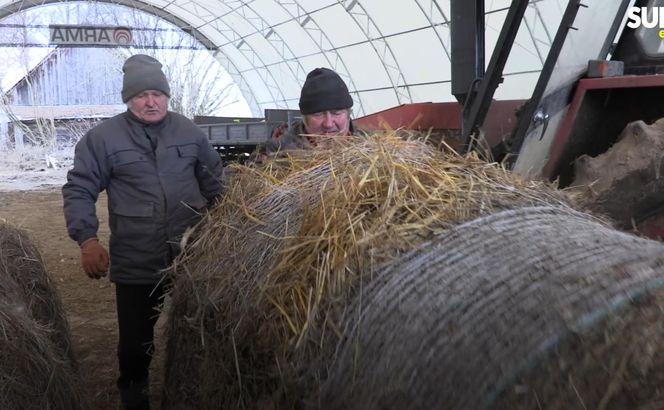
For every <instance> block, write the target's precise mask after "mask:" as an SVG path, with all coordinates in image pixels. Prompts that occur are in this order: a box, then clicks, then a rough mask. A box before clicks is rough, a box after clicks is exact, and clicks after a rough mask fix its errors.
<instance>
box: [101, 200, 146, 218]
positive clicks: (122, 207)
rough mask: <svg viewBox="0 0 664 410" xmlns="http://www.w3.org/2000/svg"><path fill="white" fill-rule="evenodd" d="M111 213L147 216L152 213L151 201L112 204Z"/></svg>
mask: <svg viewBox="0 0 664 410" xmlns="http://www.w3.org/2000/svg"><path fill="white" fill-rule="evenodd" d="M111 213H114V214H116V215H122V216H134V217H144V218H149V217H151V216H152V215H153V213H154V206H153V205H152V202H126V203H119V204H115V205H114V206H113V209H111Z"/></svg>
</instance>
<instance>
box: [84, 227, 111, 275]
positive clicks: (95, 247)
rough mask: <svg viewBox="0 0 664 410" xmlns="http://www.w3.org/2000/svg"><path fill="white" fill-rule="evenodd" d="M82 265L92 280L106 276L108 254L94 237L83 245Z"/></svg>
mask: <svg viewBox="0 0 664 410" xmlns="http://www.w3.org/2000/svg"><path fill="white" fill-rule="evenodd" d="M81 265H82V266H83V269H84V270H85V273H87V274H88V277H90V278H91V279H99V278H101V277H104V276H106V272H107V271H108V265H109V257H108V252H106V249H104V247H103V246H101V244H100V243H99V239H97V238H96V237H92V238H90V239H88V240H86V241H85V242H83V243H82V244H81Z"/></svg>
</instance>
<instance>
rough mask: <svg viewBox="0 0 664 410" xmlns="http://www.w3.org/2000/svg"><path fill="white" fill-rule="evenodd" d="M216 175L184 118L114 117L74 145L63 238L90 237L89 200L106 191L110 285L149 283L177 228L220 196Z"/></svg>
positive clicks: (211, 156) (169, 253)
mask: <svg viewBox="0 0 664 410" xmlns="http://www.w3.org/2000/svg"><path fill="white" fill-rule="evenodd" d="M221 173H222V166H221V161H220V158H219V155H218V154H217V153H216V152H215V151H214V149H213V148H212V147H211V146H210V144H209V143H208V141H207V138H206V137H205V134H203V132H202V131H201V130H200V129H199V128H198V127H197V126H196V125H195V124H194V123H193V122H191V121H190V120H188V119H187V118H185V117H184V116H182V115H180V114H176V113H173V112H169V113H168V114H167V115H166V117H165V118H164V119H163V120H162V121H160V122H159V123H157V124H145V123H143V122H141V121H140V120H138V119H137V118H136V117H135V116H134V115H133V114H131V112H129V111H127V112H125V113H122V114H119V115H117V116H115V117H113V118H111V119H109V120H107V121H104V122H103V123H101V124H99V125H97V126H96V127H94V128H92V129H91V130H90V131H88V133H87V134H85V136H83V138H81V140H80V141H79V142H78V144H76V150H75V156H74V167H73V169H72V170H70V171H69V173H68V174H67V183H66V184H65V185H64V186H63V188H62V194H63V199H64V214H65V220H66V222H67V230H68V232H69V236H70V237H71V238H72V239H74V240H75V241H77V242H78V243H79V244H81V243H82V242H84V241H85V240H86V239H88V238H90V237H92V236H95V235H96V233H97V228H98V226H99V221H98V219H97V216H96V212H95V202H96V201H97V197H98V195H99V193H100V192H102V191H103V190H106V192H107V194H108V213H109V225H110V230H111V239H110V257H111V281H113V282H118V283H126V284H154V283H157V282H158V281H159V280H160V277H161V276H160V273H159V270H160V269H163V268H165V267H167V266H168V265H169V264H170V263H171V262H172V261H173V258H174V257H175V256H176V255H177V253H178V252H179V240H180V237H181V235H182V233H183V232H184V230H185V229H186V228H187V227H188V226H190V225H192V224H194V223H196V222H197V221H198V219H199V218H200V212H201V211H203V210H205V208H206V207H208V206H210V205H212V203H213V202H214V201H215V199H216V198H217V197H218V196H219V195H220V194H221V184H220V178H221Z"/></svg>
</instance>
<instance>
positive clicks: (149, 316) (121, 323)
mask: <svg viewBox="0 0 664 410" xmlns="http://www.w3.org/2000/svg"><path fill="white" fill-rule="evenodd" d="M163 292H164V291H163V286H162V285H156V286H155V285H123V284H120V283H116V284H115V299H116V306H117V311H118V328H119V333H120V334H119V341H118V359H119V362H120V377H119V378H118V387H119V388H121V389H123V388H127V387H129V386H130V385H131V384H132V383H137V382H142V381H145V380H147V378H148V369H149V367H150V361H151V360H152V352H153V351H154V345H153V342H154V326H155V324H156V323H157V319H159V311H158V309H159V308H160V305H161V303H162V295H163Z"/></svg>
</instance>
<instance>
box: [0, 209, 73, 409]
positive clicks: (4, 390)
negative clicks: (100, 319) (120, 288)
mask: <svg viewBox="0 0 664 410" xmlns="http://www.w3.org/2000/svg"><path fill="white" fill-rule="evenodd" d="M0 332H1V333H0V408H3V409H63V410H65V409H78V408H82V407H83V406H84V405H83V404H82V402H81V397H80V393H79V391H78V389H79V386H80V380H79V376H78V368H77V365H76V362H75V360H74V356H73V353H72V350H71V336H70V333H69V326H68V323H67V320H66V317H65V315H64V312H63V309H62V304H61V301H60V297H59V295H58V293H57V291H56V289H55V288H54V287H53V284H52V283H51V281H50V279H49V278H48V275H47V273H46V271H45V270H44V265H43V262H42V260H41V257H40V255H39V252H38V250H37V249H36V247H35V245H34V244H33V243H32V241H31V240H30V238H29V237H28V236H27V234H26V233H25V232H23V231H21V230H19V229H17V228H15V227H13V226H11V225H9V224H6V223H2V222H0Z"/></svg>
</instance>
